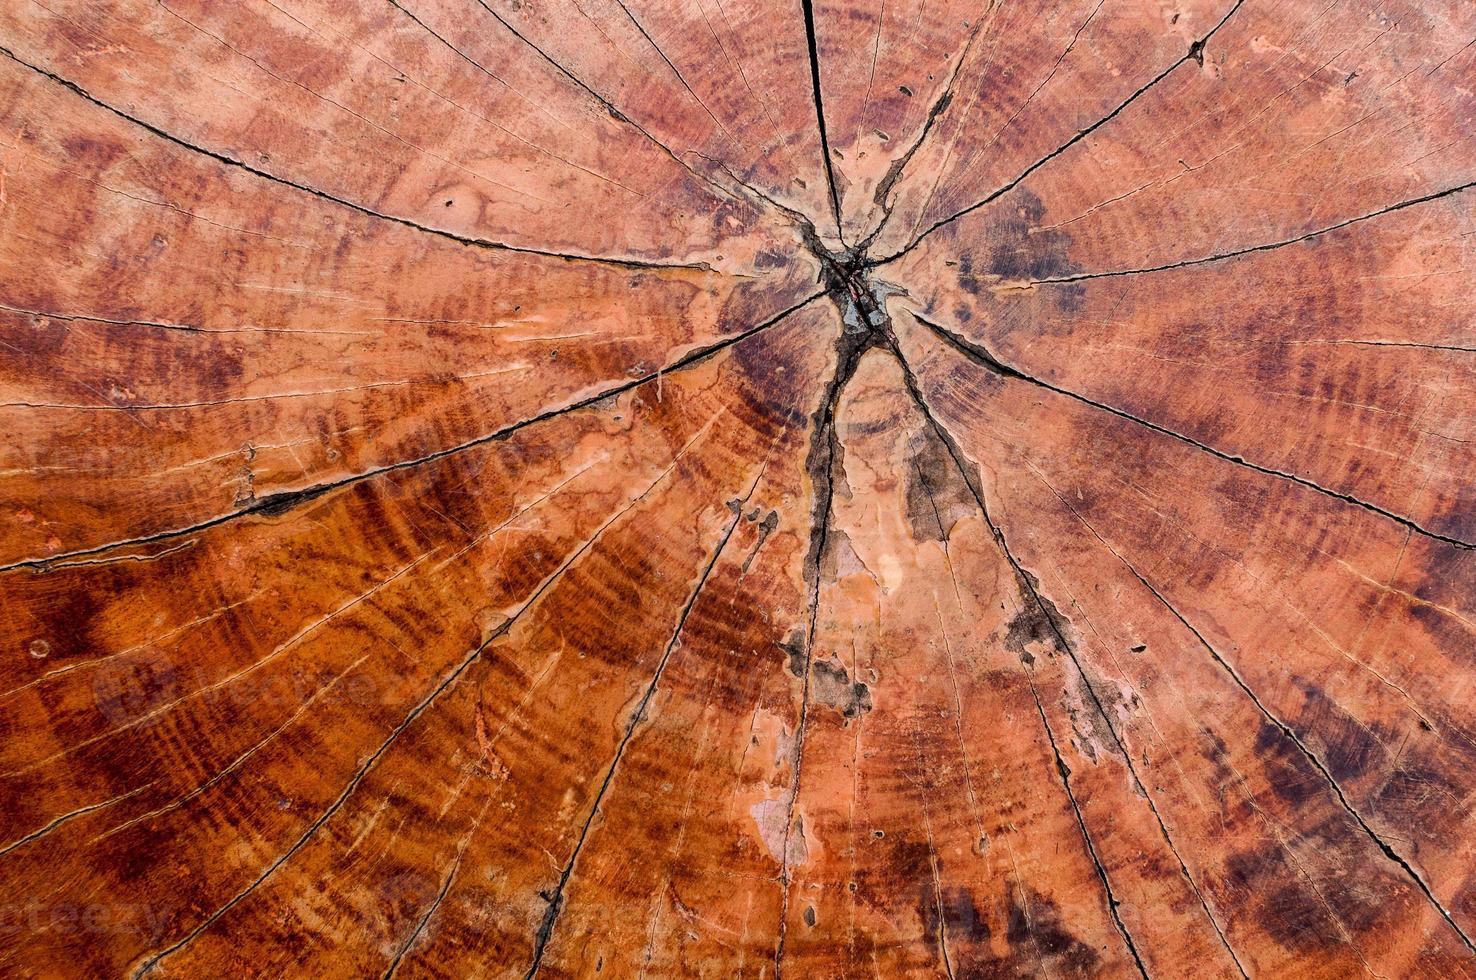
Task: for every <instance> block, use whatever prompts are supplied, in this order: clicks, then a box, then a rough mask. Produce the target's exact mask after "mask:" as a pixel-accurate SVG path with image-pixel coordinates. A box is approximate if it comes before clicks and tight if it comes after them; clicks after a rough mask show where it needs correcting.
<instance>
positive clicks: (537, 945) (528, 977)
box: [524, 462, 768, 980]
mask: <svg viewBox="0 0 1476 980" xmlns="http://www.w3.org/2000/svg"><path fill="white" fill-rule="evenodd" d="M767 468H768V466H767V462H765V464H764V465H763V466H760V467H759V471H758V473H757V475H755V476H754V478H753V482H752V483H751V484H750V485H749V487H748V492H747V493H746V494H744V495H743V498H742V501H741V503H739V506H737V507H735V508H734V509H733V516H732V518H731V519H730V520H729V521H728V526H727V527H726V528H725V529H724V530H723V534H722V537H721V538H720V539H719V540H718V543H717V546H716V547H715V548H714V549H713V551H712V557H711V558H709V559H708V561H707V565H706V566H705V567H704V568H703V569H702V572H701V574H700V576H699V577H698V579H697V584H696V587H695V588H693V589H692V594H691V595H690V596H688V597H687V601H686V604H685V605H683V607H682V610H681V613H680V614H679V615H678V617H677V623H676V628H675V629H674V630H673V631H672V634H671V639H670V640H669V641H667V644H666V648H665V650H663V651H662V654H661V659H660V660H659V661H658V662H657V664H656V670H655V673H654V674H653V675H652V677H651V682H650V683H649V684H648V685H647V686H646V690H645V693H644V694H642V695H641V699H640V701H639V702H638V703H637V704H636V707H635V711H633V712H632V713H631V716H630V721H628V722H627V723H626V725H625V733H624V735H623V736H622V737H621V739H620V744H619V745H618V746H616V749H615V755H614V757H613V758H612V759H611V760H610V767H609V769H608V770H606V772H605V778H604V781H603V782H601V783H600V788H599V790H598V792H596V793H595V798H594V802H593V803H591V804H590V808H589V814H588V815H587V816H586V817H585V819H584V825H583V826H582V827H581V828H580V831H579V839H578V840H577V841H576V842H575V844H574V850H573V851H572V852H571V853H570V855H569V861H568V863H567V864H565V865H564V868H563V870H562V872H561V873H560V874H559V881H558V884H557V885H556V886H555V888H554V890H553V895H552V897H549V896H547V895H544V896H541V897H543V898H544V899H545V900H546V901H547V902H548V909H547V910H546V911H545V912H544V916H543V922H542V923H541V924H540V925H539V927H538V932H537V934H536V935H535V936H534V939H533V961H532V963H531V965H529V967H528V970H527V972H526V973H525V974H524V980H532V978H533V977H534V976H536V975H537V974H538V970H539V967H540V966H541V965H542V964H543V956H544V953H545V952H546V951H547V948H548V944H549V941H550V940H551V939H552V938H553V932H554V928H555V927H556V926H557V924H558V919H559V914H560V913H561V912H562V911H563V909H564V889H565V888H566V887H567V886H568V884H569V880H570V879H571V878H572V877H573V875H574V867H575V865H576V864H577V863H578V861H579V855H580V854H581V853H582V852H583V850H584V844H585V841H586V840H587V839H588V838H589V834H590V830H591V828H592V827H593V826H594V821H595V817H596V816H597V815H598V814H599V812H600V804H601V803H602V802H604V799H605V794H606V793H607V792H609V789H610V787H611V786H612V785H613V784H614V781H615V773H616V770H617V769H618V768H619V766H620V760H621V759H622V758H623V757H624V756H625V750H626V747H627V746H628V745H629V744H630V742H631V740H632V739H633V738H634V737H635V733H636V729H637V728H639V727H640V724H641V722H642V721H644V720H645V718H646V709H647V707H648V706H649V705H650V703H651V699H652V698H653V697H655V695H656V689H657V687H658V686H659V685H660V684H661V678H662V675H663V674H665V672H666V666H667V664H668V663H669V662H670V661H671V657H672V654H673V653H674V652H675V651H676V648H677V644H678V642H680V640H681V637H682V631H683V629H685V628H686V625H687V619H688V617H689V616H691V614H692V610H693V609H694V608H696V606H697V600H698V598H699V597H700V596H701V595H702V589H703V587H704V586H706V585H707V580H708V578H709V577H710V576H711V575H712V572H713V569H715V568H716V567H717V563H718V560H719V559H720V558H722V555H723V550H724V549H725V548H726V547H727V546H728V542H729V541H730V540H731V539H732V537H733V532H734V531H736V530H737V528H738V524H739V522H740V521H741V520H742V517H743V508H744V506H746V505H747V504H748V502H749V500H750V499H751V498H752V497H753V494H754V492H755V491H756V490H757V489H758V485H759V482H760V481H761V480H762V479H763V476H764V472H765V470H766V469H767ZM735 499H736V498H735Z"/></svg>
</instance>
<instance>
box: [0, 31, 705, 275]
mask: <svg viewBox="0 0 1476 980" xmlns="http://www.w3.org/2000/svg"><path fill="white" fill-rule="evenodd" d="M0 55H4V56H5V57H6V58H9V59H10V60H11V61H13V62H15V63H16V64H18V65H20V66H21V67H23V68H27V69H29V70H31V71H33V72H35V73H36V74H38V75H40V76H42V77H43V78H46V79H49V80H50V81H52V82H54V83H56V84H57V85H60V86H62V87H63V88H65V89H67V90H69V91H71V92H72V93H73V94H75V95H77V96H78V97H79V98H82V99H84V100H86V101H87V102H90V103H91V104H92V105H94V106H97V107H98V108H99V109H103V110H105V111H107V112H110V113H112V114H113V115H115V116H117V117H118V118H119V119H122V120H124V121H125V122H128V123H131V124H133V125H135V126H138V127H139V128H141V129H144V130H146V131H147V132H149V133H152V134H153V135H154V136H157V137H158V138H160V139H162V140H165V141H167V142H169V143H172V144H174V145H175V146H178V147H181V148H182V149H185V150H188V151H190V152H191V153H197V154H199V155H201V156H205V157H209V158H210V159H212V160H215V161H216V162H217V163H222V164H225V165H226V166H229V167H234V168H236V169H238V170H241V171H244V172H246V173H249V174H252V175H253V176H256V177H260V178H262V179H263V180H267V181H271V182H272V183H274V184H280V185H281V186H283V187H289V188H292V189H293V190H296V191H300V192H302V193H304V194H309V195H311V196H313V197H316V198H318V199H320V200H324V201H328V202H331V203H333V204H336V205H338V206H340V207H344V208H348V209H349V210H351V211H355V212H357V213H359V214H362V215H365V216H366V217H369V218H374V219H377V220H380V221H387V222H390V223H392V224H397V225H401V226H403V227H405V228H411V229H413V230H415V231H418V232H421V233H423V234H427V235H433V236H435V237H438V238H444V239H447V240H448V241H453V242H456V243H458V244H461V245H466V246H468V247H471V248H481V249H487V250H491V251H497V252H515V253H518V254H521V255H535V256H540V257H543V258H549V259H561V260H563V261H566V262H575V263H577V262H589V263H593V264H596V265H608V266H615V267H617V268H623V269H667V270H690V271H696V272H707V273H712V274H714V275H729V276H731V275H733V274H732V273H723V272H720V271H719V270H717V269H714V268H713V267H712V266H711V265H709V264H708V263H706V262H656V261H651V260H648V259H634V258H618V257H614V256H601V255H584V254H581V253H578V252H559V251H553V250H546V249H538V248H530V247H528V246H525V245H511V244H508V243H507V242H499V241H493V240H492V239H487V238H477V237H475V236H472V235H463V234H461V233H459V232H454V231H448V230H447V229H444V228H437V227H435V226H433V225H425V224H421V223H420V222H418V221H415V220H413V219H411V218H406V217H403V216H401V215H397V214H388V213H386V212H383V211H376V210H374V209H373V208H371V207H368V206H367V205H363V204H358V203H356V202H354V201H350V200H348V199H347V198H342V197H338V196H337V195H334V194H331V193H329V192H328V191H325V190H320V189H318V188H316V187H311V186H309V185H307V184H300V183H298V182H297V181H294V180H291V179H289V178H287V177H281V176H278V175H277V174H274V173H271V172H270V171H267V170H262V169H261V168H260V167H255V166H252V165H251V164H249V163H246V162H245V161H244V160H237V159H235V158H234V157H231V156H229V155H227V154H225V153H222V152H219V151H217V150H212V149H209V148H208V147H204V146H201V145H199V144H197V143H191V142H190V141H188V140H186V139H184V138H183V137H180V136H175V135H174V134H173V133H170V132H169V131H168V130H165V129H162V128H160V127H159V126H156V125H154V124H153V123H150V122H146V121H145V120H143V119H141V118H139V117H138V116H134V115H131V114H130V113H127V112H124V111H123V110H122V109H119V108H117V107H116V106H113V105H111V104H109V103H107V102H104V101H103V100H102V99H99V98H98V97H97V96H95V95H93V94H92V93H91V92H88V91H87V90H86V89H84V88H83V87H82V86H81V85H79V84H77V83H76V82H74V81H72V80H71V79H68V78H65V77H63V76H61V75H59V74H57V73H56V72H53V71H50V70H48V69H45V68H41V67H39V66H37V65H33V64H31V63H30V62H29V61H26V60H25V59H24V58H21V57H20V56H18V55H17V54H15V52H13V51H11V50H10V49H9V48H7V47H5V46H4V45H0Z"/></svg>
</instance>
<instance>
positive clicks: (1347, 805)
mask: <svg viewBox="0 0 1476 980" xmlns="http://www.w3.org/2000/svg"><path fill="white" fill-rule="evenodd" d="M1055 492H1056V491H1055V489H1054V488H1052V493H1055ZM1057 496H1058V497H1060V494H1057ZM1061 501H1062V503H1064V504H1066V506H1067V507H1068V508H1069V509H1070V510H1071V512H1072V513H1073V514H1076V516H1077V519H1078V520H1080V521H1081V522H1082V524H1083V525H1085V526H1086V528H1087V529H1088V530H1089V531H1091V532H1092V535H1093V536H1094V537H1096V539H1097V540H1098V541H1100V542H1101V543H1102V545H1103V547H1105V548H1106V549H1107V550H1108V551H1109V552H1111V554H1112V556H1113V557H1114V558H1116V559H1117V560H1118V561H1120V562H1122V564H1123V567H1125V568H1126V569H1127V570H1128V571H1129V572H1131V573H1132V575H1133V577H1134V578H1136V579H1137V580H1138V581H1139V582H1140V583H1141V584H1142V585H1143V587H1144V588H1145V589H1147V590H1148V591H1149V592H1150V593H1151V594H1152V595H1153V597H1154V598H1155V599H1157V600H1158V601H1159V602H1160V603H1161V604H1162V605H1163V607H1164V608H1165V609H1167V610H1168V611H1169V612H1170V613H1172V614H1173V616H1174V618H1175V619H1177V620H1178V621H1179V622H1180V623H1181V624H1183V626H1184V628H1185V629H1187V630H1188V631H1189V632H1190V633H1191V634H1193V636H1194V638H1195V640H1197V641H1198V642H1199V644H1200V645H1201V646H1203V647H1204V649H1205V650H1206V651H1207V652H1208V653H1209V655H1210V658H1211V659H1212V660H1214V662H1215V663H1216V664H1218V665H1219V666H1220V667H1221V668H1222V669H1223V670H1224V671H1225V673H1226V674H1227V675H1229V677H1230V679H1231V680H1232V681H1234V683H1235V685H1236V687H1238V688H1240V690H1241V691H1242V692H1243V693H1244V694H1245V696H1246V697H1247V698H1249V699H1250V701H1251V703H1252V704H1254V705H1255V706H1256V708H1257V710H1259V711H1260V713H1261V715H1262V716H1263V717H1264V718H1265V719H1266V720H1267V721H1268V722H1270V723H1271V724H1272V725H1274V726H1275V727H1276V728H1277V729H1278V730H1279V731H1280V732H1281V734H1282V735H1284V736H1285V737H1286V738H1287V740H1288V741H1290V742H1291V743H1292V745H1294V746H1296V748H1297V750H1298V751H1299V752H1301V754H1302V755H1303V756H1304V757H1305V758H1306V760H1307V762H1308V763H1310V764H1311V766H1312V767H1313V768H1314V769H1316V770H1317V772H1318V774H1319V775H1321V776H1322V778H1323V780H1324V781H1325V782H1326V783H1327V785H1328V787H1329V788H1330V789H1331V790H1332V792H1333V795H1334V796H1335V797H1336V798H1337V802H1338V803H1339V805H1341V807H1342V808H1343V810H1345V811H1346V812H1347V813H1348V815H1349V816H1350V817H1352V818H1353V820H1354V822H1356V823H1357V824H1358V826H1359V828H1360V829H1361V830H1362V831H1363V832H1364V833H1365V834H1366V835H1367V836H1368V837H1369V839H1370V840H1371V841H1372V842H1373V843H1374V844H1375V846H1377V847H1378V848H1379V850H1380V851H1381V852H1382V853H1383V854H1384V856H1385V857H1386V858H1387V859H1388V860H1390V861H1391V862H1393V863H1394V864H1396V865H1397V866H1398V867H1399V868H1400V869H1401V870H1402V871H1403V872H1404V873H1405V874H1406V875H1407V876H1408V877H1409V878H1410V880H1411V881H1413V882H1414V884H1415V886H1416V888H1418V889H1419V891H1420V892H1421V894H1423V895H1424V897H1425V899H1426V900H1427V901H1428V902H1429V903H1430V904H1431V906H1433V907H1434V908H1435V910H1436V911H1437V912H1439V914H1440V916H1441V917H1442V918H1443V919H1444V920H1445V922H1446V924H1447V925H1449V926H1450V928H1451V929H1453V930H1454V931H1455V933H1456V935H1457V936H1458V937H1459V938H1460V940H1461V942H1462V943H1463V944H1464V945H1465V946H1466V948H1467V949H1468V950H1470V951H1471V952H1472V953H1473V954H1476V943H1473V942H1472V940H1471V937H1470V936H1468V935H1467V934H1466V932H1465V930H1463V929H1462V928H1461V927H1460V926H1459V925H1458V924H1457V923H1456V921H1455V919H1454V917H1453V916H1452V915H1451V913H1450V911H1449V910H1448V909H1446V908H1445V906H1444V905H1443V904H1442V903H1441V902H1440V900H1439V899H1438V898H1436V897H1435V894H1434V892H1433V891H1432V890H1431V888H1430V886H1429V884H1428V883H1426V881H1425V880H1424V877H1423V876H1422V875H1420V873H1419V872H1418V871H1416V870H1415V868H1414V866H1413V865H1411V864H1410V863H1409V861H1408V860H1407V859H1406V858H1404V856H1403V855H1401V854H1399V853H1398V852H1397V851H1396V850H1395V849H1394V846H1393V845H1392V844H1390V843H1389V842H1388V841H1386V840H1384V838H1383V837H1382V836H1381V835H1380V834H1379V833H1378V832H1377V831H1375V830H1374V829H1373V827H1372V826H1371V825H1370V824H1369V823H1368V821H1367V820H1366V819H1365V818H1364V816H1363V815H1362V814H1361V813H1360V812H1359V811H1358V810H1357V808H1355V807H1354V806H1353V804H1352V801H1350V800H1349V799H1348V797H1347V794H1346V793H1345V792H1344V791H1343V788H1342V786H1341V785H1340V784H1339V783H1338V781H1337V779H1335V778H1334V777H1333V774H1332V772H1331V770H1329V769H1328V768H1327V765H1326V763H1324V762H1323V761H1322V759H1321V758H1319V757H1318V756H1317V754H1316V753H1315V752H1313V751H1312V749H1311V747H1310V746H1308V745H1307V744H1306V743H1305V742H1304V741H1303V740H1302V738H1301V736H1299V735H1298V734H1297V733H1296V731H1295V730H1294V729H1293V728H1292V727H1291V726H1290V725H1288V724H1287V723H1286V722H1284V721H1282V720H1281V718H1280V717H1278V716H1277V715H1276V714H1275V713H1274V712H1272V711H1271V710H1270V709H1269V708H1268V707H1266V705H1265V703H1264V702H1263V701H1262V700H1261V699H1260V697H1259V696H1258V695H1257V694H1256V693H1255V691H1254V690H1252V688H1251V686H1250V685H1249V684H1248V683H1246V681H1245V679H1244V678H1243V677H1241V675H1240V672H1239V671H1238V670H1236V669H1235V668H1234V667H1233V666H1231V664H1230V663H1229V662H1228V661H1227V660H1226V659H1225V658H1224V656H1223V655H1222V654H1221V653H1220V652H1219V651H1218V650H1216V649H1215V647H1214V645H1213V644H1212V643H1210V642H1209V639H1208V638H1207V637H1206V636H1205V635H1204V634H1203V633H1201V632H1200V631H1199V629H1198V627H1196V626H1195V625H1194V624H1193V623H1191V622H1190V621H1189V619H1188V618H1187V617H1186V616H1184V614H1183V613H1181V612H1179V610H1178V608H1177V607H1175V606H1174V605H1173V603H1171V602H1169V601H1168V599H1167V598H1166V597H1165V596H1164V595H1163V594H1162V593H1161V592H1159V591H1158V589H1157V587H1155V586H1154V585H1153V583H1151V582H1149V581H1148V579H1147V578H1146V577H1145V576H1144V575H1143V574H1142V573H1141V572H1139V571H1138V569H1137V568H1136V567H1134V566H1133V564H1132V563H1131V562H1129V561H1128V560H1127V559H1126V558H1124V557H1123V556H1122V555H1121V554H1119V553H1118V551H1117V549H1115V548H1113V547H1112V546H1111V545H1110V544H1108V543H1107V542H1106V540H1104V539H1103V538H1102V536H1101V535H1100V534H1098V533H1097V530H1096V528H1094V527H1092V525H1091V524H1089V523H1088V522H1087V520H1086V518H1084V517H1082V516H1081V515H1080V514H1078V513H1077V512H1076V508H1075V507H1073V506H1072V505H1071V503H1070V502H1069V501H1067V500H1066V499H1065V498H1064V497H1061Z"/></svg>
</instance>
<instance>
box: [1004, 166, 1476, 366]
mask: <svg viewBox="0 0 1476 980" xmlns="http://www.w3.org/2000/svg"><path fill="white" fill-rule="evenodd" d="M1472 187H1476V180H1472V181H1467V182H1466V183H1464V184H1458V185H1457V186H1455V187H1447V188H1446V189H1444V190H1439V191H1431V192H1430V193H1429V194H1424V195H1422V196H1420V197H1413V198H1410V199H1409V200H1407V201H1399V202H1398V203H1396V204H1390V205H1389V206H1388V207H1383V208H1379V209H1378V210H1376V211H1370V212H1368V213H1367V214H1360V215H1358V216H1356V217H1353V218H1346V219H1344V220H1342V221H1339V222H1336V223H1335V224H1331V225H1328V226H1327V227H1325V228H1318V229H1316V230H1315V231H1309V232H1307V233H1306V234H1304V235H1298V236H1296V237H1295V238H1285V239H1282V240H1281V241H1276V242H1267V243H1266V244H1264V245H1252V246H1249V247H1247V248H1238V249H1233V250H1231V251H1229V252H1217V253H1216V254H1214V255H1205V256H1202V257H1200V258H1197V259H1185V260H1183V261H1182V262H1170V263H1168V264H1167V265H1152V266H1144V267H1143V268H1141V269H1119V270H1117V271H1114V272H1083V273H1081V274H1079V275H1072V276H1058V277H1055V278H1052V279H1031V280H1028V281H1026V282H1023V283H1020V286H1021V287H1022V288H1028V287H1030V286H1048V285H1054V284H1057V283H1073V282H1084V281H1086V280H1088V279H1110V278H1113V277H1114V276H1140V275H1145V274H1147V273H1150V272H1167V271H1169V270H1171V269H1186V268H1189V267H1191V266H1196V265H1205V264H1207V263H1210V262H1222V261H1224V260H1225V259H1233V258H1238V257H1239V256H1242V255H1251V254H1253V253H1255V252H1270V251H1273V250H1274V249H1278V248H1284V247H1286V246H1287V245H1296V244H1298V243H1299V242H1305V241H1310V240H1311V239H1314V238H1319V237H1321V236H1322V235H1326V234H1329V233H1331V232H1334V231H1338V230H1340V229H1343V228H1347V227H1348V226H1349V225H1356V224H1361V223H1362V222H1365V221H1370V220H1372V219H1374V218H1377V217H1379V216H1381V215H1385V214H1390V213H1392V212H1394V211H1402V210H1404V209H1405V208H1412V207H1414V206H1416V205H1419V204H1428V203H1429V202H1430V201H1438V200H1440V199H1441V198H1443V197H1450V196H1451V195H1452V194H1459V193H1461V192H1463V191H1468V190H1470V189H1471V188H1472ZM1408 346H1414V347H1421V346H1436V347H1437V349H1441V348H1439V347H1438V346H1437V345H1425V344H1411V345H1408ZM1443 349H1455V350H1469V349H1470V348H1443Z"/></svg>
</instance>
